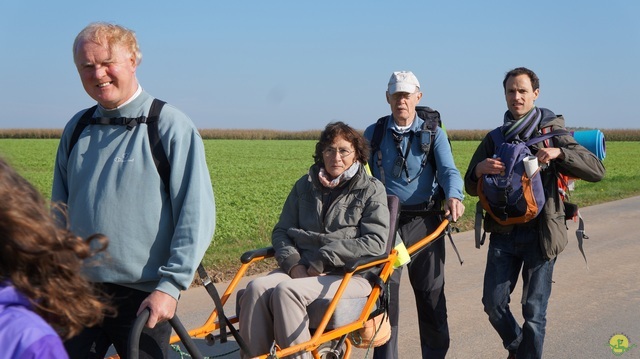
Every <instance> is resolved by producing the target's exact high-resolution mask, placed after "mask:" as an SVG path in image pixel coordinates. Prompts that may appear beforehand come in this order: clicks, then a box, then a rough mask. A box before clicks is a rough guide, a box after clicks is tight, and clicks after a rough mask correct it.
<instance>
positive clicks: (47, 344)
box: [0, 283, 69, 359]
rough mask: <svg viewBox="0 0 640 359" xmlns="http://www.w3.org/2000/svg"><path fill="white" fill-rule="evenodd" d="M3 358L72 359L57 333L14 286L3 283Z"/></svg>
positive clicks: (0, 296) (0, 329)
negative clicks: (32, 308) (33, 309)
mask: <svg viewBox="0 0 640 359" xmlns="http://www.w3.org/2000/svg"><path fill="white" fill-rule="evenodd" d="M0 350H1V351H2V354H0V356H2V358H11V359H18V358H25V359H26V358H54V359H56V358H65V359H66V358H69V356H68V355H67V352H66V351H65V349H64V346H63V345H62V340H61V339H60V337H59V336H58V334H56V332H55V331H54V330H53V328H51V326H49V324H47V323H46V322H45V321H44V319H42V318H41V317H40V316H39V315H38V314H36V313H34V312H33V311H32V310H31V304H30V303H29V300H28V299H27V298H26V297H25V296H23V295H22V294H21V293H19V292H18V291H17V290H16V289H15V288H14V287H13V286H12V285H8V284H7V283H0Z"/></svg>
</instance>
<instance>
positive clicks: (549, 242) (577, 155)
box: [464, 108, 605, 259]
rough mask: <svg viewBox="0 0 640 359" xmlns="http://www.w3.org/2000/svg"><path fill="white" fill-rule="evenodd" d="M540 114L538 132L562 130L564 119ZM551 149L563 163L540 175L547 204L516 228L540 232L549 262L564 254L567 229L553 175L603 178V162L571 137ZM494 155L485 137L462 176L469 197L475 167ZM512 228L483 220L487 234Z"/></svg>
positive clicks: (487, 218)
mask: <svg viewBox="0 0 640 359" xmlns="http://www.w3.org/2000/svg"><path fill="white" fill-rule="evenodd" d="M540 110H542V120H541V122H540V126H539V128H545V127H550V129H551V130H552V131H553V130H557V129H564V118H563V117H562V116H556V115H555V114H554V113H553V112H551V111H550V110H547V109H544V108H540ZM551 142H552V145H553V146H551V147H556V148H560V149H561V150H562V152H563V153H564V159H563V160H559V159H555V160H553V161H551V163H550V164H549V168H548V169H547V170H545V171H542V182H543V186H544V189H545V194H547V198H546V199H547V201H546V203H545V205H544V208H543V210H542V212H541V213H540V214H539V215H538V217H537V218H535V219H534V220H532V221H530V222H528V223H525V224H521V225H519V226H528V227H531V229H532V230H537V231H538V232H539V239H540V246H541V248H542V253H544V254H545V255H546V257H547V258H548V259H553V258H555V257H556V256H557V255H558V254H560V252H562V251H563V250H564V248H565V247H566V245H567V242H568V237H567V225H566V219H565V211H564V205H563V203H562V201H561V199H560V194H559V193H558V185H557V176H556V173H561V174H564V175H567V176H569V177H574V178H579V179H583V180H585V181H588V182H598V181H600V180H601V179H602V178H604V175H605V168H604V165H603V164H602V162H601V161H600V160H599V159H598V158H597V157H596V156H595V155H594V154H593V153H591V152H590V151H589V150H588V149H586V148H585V147H583V146H581V145H580V144H578V143H577V142H576V140H575V139H574V138H573V136H571V135H563V136H556V137H553V138H552V139H551ZM539 146H544V143H539V144H537V145H534V146H532V147H533V148H534V150H533V153H535V152H536V151H537V150H536V148H539ZM494 152H495V145H494V143H493V140H492V139H491V136H489V135H487V136H485V138H484V139H483V140H482V142H481V143H480V145H479V146H478V148H477V149H476V152H475V153H474V154H473V157H472V158H471V162H470V163H469V167H468V168H467V172H466V173H465V176H464V185H465V189H466V191H467V193H469V194H470V195H471V196H477V195H478V178H476V176H475V168H476V165H477V164H478V163H479V162H481V161H483V160H484V159H485V158H488V157H491V156H492V155H493V154H494ZM513 226H514V225H509V226H502V225H500V224H498V223H497V222H496V221H495V220H494V219H493V218H492V217H491V216H485V219H484V230H485V231H487V232H496V233H509V232H511V230H512V229H513Z"/></svg>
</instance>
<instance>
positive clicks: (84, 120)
mask: <svg viewBox="0 0 640 359" xmlns="http://www.w3.org/2000/svg"><path fill="white" fill-rule="evenodd" d="M97 108H98V105H95V106H93V107H91V108H89V109H88V110H86V111H85V112H84V113H83V114H82V117H80V119H79V120H78V122H77V123H76V127H75V128H74V129H73V133H72V134H71V140H70V141H69V152H67V157H69V155H70V154H71V151H73V147H74V146H75V145H76V143H77V142H78V139H79V138H80V134H81V133H82V131H83V130H84V129H85V127H87V125H89V123H90V122H91V118H92V117H93V114H94V113H95V112H96V109H97Z"/></svg>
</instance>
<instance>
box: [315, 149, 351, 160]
mask: <svg viewBox="0 0 640 359" xmlns="http://www.w3.org/2000/svg"><path fill="white" fill-rule="evenodd" d="M336 152H337V153H338V154H339V155H340V158H345V157H347V156H349V155H350V154H352V153H353V152H354V151H350V150H347V149H345V148H331V147H327V148H325V149H324V150H323V151H322V154H323V155H324V156H325V157H335V155H336Z"/></svg>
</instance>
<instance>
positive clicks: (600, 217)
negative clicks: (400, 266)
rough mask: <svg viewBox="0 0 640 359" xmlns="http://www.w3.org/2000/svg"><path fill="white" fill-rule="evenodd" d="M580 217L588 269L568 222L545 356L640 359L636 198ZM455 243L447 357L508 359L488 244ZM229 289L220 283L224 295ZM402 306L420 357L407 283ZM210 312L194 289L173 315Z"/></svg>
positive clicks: (190, 324)
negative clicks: (492, 319)
mask: <svg viewBox="0 0 640 359" xmlns="http://www.w3.org/2000/svg"><path fill="white" fill-rule="evenodd" d="M581 213H582V216H583V217H584V218H585V220H586V234H587V235H588V236H589V239H587V240H585V251H586V255H587V260H588V268H587V265H586V264H585V261H584V259H583V258H582V255H581V254H580V252H579V250H578V246H577V241H576V238H575V235H574V233H575V229H576V228H577V224H576V223H573V222H570V223H569V224H568V226H569V245H568V246H567V248H566V249H565V251H564V252H563V253H562V254H561V255H560V256H559V257H558V261H557V263H556V266H555V270H554V282H555V283H554V286H553V290H552V294H551V299H550V303H549V308H548V315H547V335H546V341H545V349H544V356H545V357H546V358H554V359H562V358H567V359H568V358H571V359H574V358H598V359H600V358H623V359H626V358H640V280H639V279H638V275H639V273H640V262H639V258H640V240H639V239H640V197H633V198H629V199H624V200H620V201H615V202H610V203H606V204H601V205H597V206H591V207H587V208H583V209H581ZM454 241H455V242H456V245H457V247H458V249H459V251H460V253H461V255H462V258H463V260H464V264H463V265H460V263H459V262H458V261H457V258H456V256H455V253H454V252H453V250H452V247H451V245H450V244H447V250H448V257H447V261H448V262H447V264H446V293H447V304H448V309H449V327H450V331H451V348H450V350H449V354H448V356H447V358H452V359H455V358H460V359H462V358H464V359H468V358H506V356H507V352H506V351H505V350H504V349H503V348H502V346H501V341H500V338H499V337H498V335H497V334H496V333H495V331H494V330H493V328H492V327H491V326H490V324H489V321H488V320H487V316H486V314H485V313H484V311H483V310H482V304H481V296H482V278H483V274H484V265H485V261H486V252H487V245H486V244H485V246H483V247H482V248H481V249H476V248H475V246H474V240H473V232H462V233H457V234H454ZM404 273H405V277H406V271H404ZM249 279H250V278H249ZM226 285H227V283H221V284H218V285H217V286H218V288H219V289H220V290H221V291H222V290H224V289H225V288H226ZM521 288H522V283H521V282H519V283H518V286H517V288H516V290H515V292H514V293H513V295H512V300H511V303H512V311H513V312H514V313H516V314H519V313H520V308H519V305H518V302H519V301H520V296H521ZM230 303H234V298H232V300H231V301H230ZM401 303H402V304H401V313H400V315H401V318H400V333H401V334H400V353H399V354H400V358H420V357H421V354H420V346H419V343H418V340H419V339H418V326H417V321H416V319H415V307H414V306H415V303H414V301H413V293H412V290H411V285H410V284H409V280H408V278H404V279H403V281H402V285H401ZM212 308H213V305H212V302H211V300H210V299H209V298H208V296H207V294H206V292H205V290H204V289H203V288H193V289H190V290H188V291H187V292H185V293H184V295H183V297H182V299H181V301H180V304H179V307H178V315H179V316H180V318H181V320H182V321H183V322H184V323H185V326H186V327H187V329H193V328H196V327H198V326H200V325H201V324H202V323H203V322H204V321H205V320H206V318H207V316H208V315H209V313H210V312H211V310H212ZM227 310H233V309H232V307H228V308H227ZM616 335H624V337H626V338H627V339H628V341H629V342H628V345H626V346H627V347H630V348H631V349H629V350H628V351H626V352H625V353H622V354H619V353H618V355H614V353H613V351H612V349H611V348H610V347H609V340H610V339H611V338H612V337H613V336H616ZM199 344H200V343H199ZM633 345H636V347H633ZM201 348H202V351H203V354H204V355H206V356H219V355H222V354H224V353H228V352H232V353H231V354H229V355H225V356H223V357H224V358H238V357H239V355H238V352H237V351H235V350H237V346H236V345H235V343H234V342H230V343H227V344H216V345H214V346H212V347H206V346H204V345H203V346H201ZM234 351H235V352H234ZM366 354H367V353H366V351H364V350H360V349H358V350H356V352H355V353H354V355H352V358H365V357H367V356H366ZM368 357H369V358H370V357H372V355H371V354H369V355H368Z"/></svg>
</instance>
